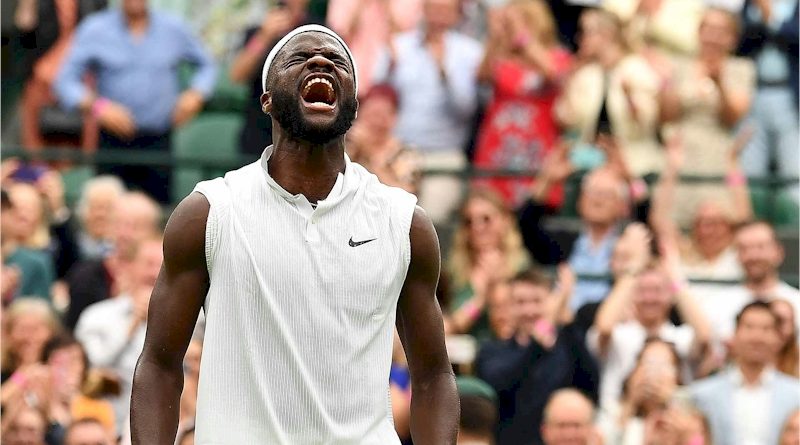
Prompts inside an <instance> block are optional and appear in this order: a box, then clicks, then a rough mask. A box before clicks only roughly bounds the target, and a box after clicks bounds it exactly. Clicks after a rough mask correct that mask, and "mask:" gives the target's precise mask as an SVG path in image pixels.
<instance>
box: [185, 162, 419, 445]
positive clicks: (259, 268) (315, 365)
mask: <svg viewBox="0 0 800 445" xmlns="http://www.w3.org/2000/svg"><path fill="white" fill-rule="evenodd" d="M271 153H272V147H269V148H267V150H265V152H264V154H263V155H262V157H261V160H260V161H258V162H255V163H253V164H250V165H247V166H245V167H242V168H241V169H239V170H236V171H232V172H229V173H227V174H226V175H225V177H224V178H217V179H214V180H211V181H205V182H201V183H199V184H198V185H197V187H196V188H195V191H197V192H199V193H202V194H203V195H204V196H205V197H206V198H207V199H208V201H209V203H210V210H209V215H208V222H207V225H206V240H205V250H206V262H207V265H208V273H209V276H210V278H211V283H210V289H209V291H208V295H207V296H206V300H205V304H204V310H205V315H206V330H205V341H204V345H203V356H202V361H201V365H200V382H199V388H198V400H197V416H196V438H195V440H196V443H197V444H198V445H222V444H225V445H227V444H231V445H234V444H235V445H250V444H253V445H255V444H290V445H302V444H376V445H377V444H381V445H385V444H390V445H391V444H399V443H400V441H399V440H398V438H397V435H396V433H395V431H394V426H393V422H392V418H391V404H390V400H389V390H388V388H389V383H388V379H389V368H390V365H391V352H392V340H393V328H394V323H395V310H396V307H397V300H398V297H399V294H400V290H401V288H402V286H403V283H404V281H405V277H406V272H407V271H408V265H409V262H410V256H411V247H410V240H409V231H410V227H411V219H412V216H413V213H414V207H415V205H416V198H415V197H414V196H413V195H411V194H409V193H406V192H405V191H402V190H400V189H397V188H393V187H388V186H385V185H383V184H381V183H379V182H378V180H377V178H376V177H375V176H374V175H372V174H370V173H369V172H367V171H366V170H365V169H364V168H363V167H361V166H360V165H358V164H355V163H352V162H350V160H349V159H346V168H345V171H344V173H343V174H340V175H339V177H338V179H337V181H336V185H335V186H334V188H333V190H332V191H331V193H330V194H329V196H328V197H327V198H326V199H325V200H322V201H319V203H318V205H317V206H316V208H313V207H312V206H311V204H310V203H309V202H308V201H307V200H306V198H305V197H304V196H302V195H292V194H290V193H289V192H287V191H286V190H284V189H283V188H282V187H281V186H280V185H278V184H277V183H276V182H275V181H274V180H273V179H272V178H271V177H270V176H269V174H268V172H267V159H269V156H270V155H271Z"/></svg>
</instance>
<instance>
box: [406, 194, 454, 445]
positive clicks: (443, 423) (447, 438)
mask: <svg viewBox="0 0 800 445" xmlns="http://www.w3.org/2000/svg"><path fill="white" fill-rule="evenodd" d="M410 237H411V264H410V265H409V267H408V275H407V276H406V282H405V284H404V285H403V290H402V291H401V293H400V300H399V302H398V306H397V330H398V332H399V333H400V339H401V340H402V342H403V347H404V348H405V350H406V356H407V357H408V365H409V371H410V373H411V393H412V398H411V437H412V438H413V440H414V443H415V444H418V445H426V444H436V445H442V444H455V443H456V435H457V433H458V417H459V404H458V392H457V391H456V385H455V379H454V377H453V370H452V367H451V366H450V361H449V359H448V357H447V350H446V349H445V346H444V329H443V327H442V313H441V310H440V308H439V303H438V302H437V301H436V297H435V292H436V283H437V281H438V280H439V266H440V256H439V255H440V254H439V240H438V239H437V237H436V231H435V230H434V228H433V224H432V223H431V220H430V218H428V216H427V215H426V214H425V211H424V210H422V209H421V208H419V207H417V209H416V211H415V212H414V217H413V220H412V222H411V234H410Z"/></svg>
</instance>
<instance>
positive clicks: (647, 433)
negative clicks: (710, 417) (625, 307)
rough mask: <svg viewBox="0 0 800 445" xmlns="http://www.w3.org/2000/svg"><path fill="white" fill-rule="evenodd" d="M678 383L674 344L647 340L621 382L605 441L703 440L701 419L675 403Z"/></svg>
mask: <svg viewBox="0 0 800 445" xmlns="http://www.w3.org/2000/svg"><path fill="white" fill-rule="evenodd" d="M682 384H683V381H682V379H681V358H680V357H679V355H678V351H676V349H675V346H674V345H673V344H672V343H670V342H667V341H665V340H661V339H658V338H652V339H649V340H647V341H646V342H645V343H644V346H643V347H642V350H641V352H640V353H639V357H638V359H636V362H635V365H634V367H633V371H632V372H631V373H630V375H629V376H628V377H627V379H626V381H625V387H624V391H623V399H622V402H621V409H620V413H619V416H618V418H617V419H618V420H617V419H614V420H612V425H610V426H609V427H610V430H608V431H607V432H606V442H607V443H617V444H622V445H639V444H651V443H659V444H660V443H664V444H689V443H697V441H698V440H700V441H701V442H700V443H703V442H702V440H703V439H704V434H705V431H704V427H703V424H702V421H701V420H700V419H699V418H697V416H695V415H694V413H693V412H692V411H691V410H689V409H688V407H686V406H681V405H680V404H678V403H676V399H677V398H678V397H679V396H678V394H679V392H680V391H682V389H681V385H682ZM615 417H616V416H615ZM614 421H616V424H614Z"/></svg>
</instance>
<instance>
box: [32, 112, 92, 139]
mask: <svg viewBox="0 0 800 445" xmlns="http://www.w3.org/2000/svg"><path fill="white" fill-rule="evenodd" d="M39 132H40V133H41V134H42V136H45V137H47V136H68V137H76V138H78V137H80V136H81V134H82V133H83V114H82V113H81V111H80V110H65V109H63V108H61V107H59V106H58V105H45V106H44V107H43V108H42V109H41V111H40V112H39Z"/></svg>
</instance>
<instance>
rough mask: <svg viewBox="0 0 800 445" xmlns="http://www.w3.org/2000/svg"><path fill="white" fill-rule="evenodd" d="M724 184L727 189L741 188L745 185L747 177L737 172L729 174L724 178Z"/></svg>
mask: <svg viewBox="0 0 800 445" xmlns="http://www.w3.org/2000/svg"><path fill="white" fill-rule="evenodd" d="M725 183H726V184H727V185H728V187H741V186H743V185H746V184H747V177H746V176H745V175H744V173H742V172H739V171H736V172H731V173H728V174H727V175H726V176H725Z"/></svg>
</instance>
